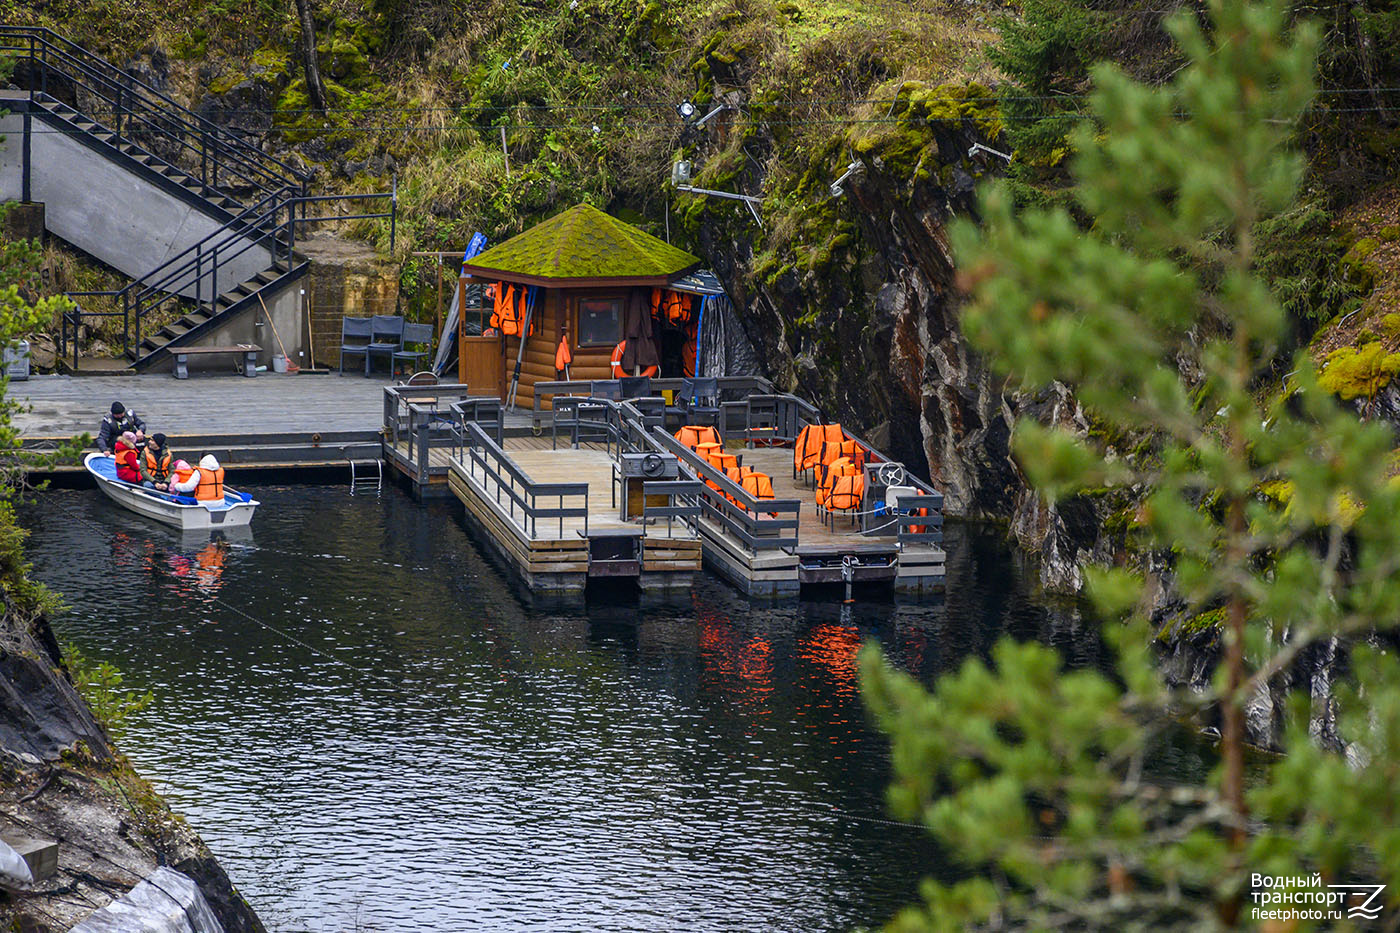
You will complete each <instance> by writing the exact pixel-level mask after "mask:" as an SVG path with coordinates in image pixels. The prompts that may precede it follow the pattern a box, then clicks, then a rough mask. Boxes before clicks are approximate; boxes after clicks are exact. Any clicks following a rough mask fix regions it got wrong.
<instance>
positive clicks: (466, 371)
mask: <svg viewBox="0 0 1400 933" xmlns="http://www.w3.org/2000/svg"><path fill="white" fill-rule="evenodd" d="M459 352H460V354H461V357H460V358H461V363H460V365H459V366H458V367H457V377H458V379H459V380H460V381H462V382H465V383H466V384H467V387H468V389H469V390H470V391H471V394H472V395H491V396H495V397H496V398H500V397H501V395H502V394H503V392H504V390H503V389H502V388H501V373H502V372H504V369H503V368H502V365H501V339H500V338H499V337H463V338H461V345H460V347H459Z"/></svg>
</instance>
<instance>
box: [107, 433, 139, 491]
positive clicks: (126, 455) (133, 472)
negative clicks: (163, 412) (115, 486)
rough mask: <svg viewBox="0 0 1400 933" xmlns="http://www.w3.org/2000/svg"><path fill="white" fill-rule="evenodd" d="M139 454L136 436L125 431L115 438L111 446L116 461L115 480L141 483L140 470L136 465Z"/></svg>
mask: <svg viewBox="0 0 1400 933" xmlns="http://www.w3.org/2000/svg"><path fill="white" fill-rule="evenodd" d="M139 453H140V448H139V447H138V446H137V441H136V435H135V434H134V433H132V432H131V431H127V432H125V433H124V434H122V436H121V437H119V438H117V441H116V443H115V444H113V445H112V454H113V456H115V457H116V460H117V479H119V480H121V481H122V482H123V483H139V482H141V468H140V467H138V466H137V465H136V457H137V455H138V454H139Z"/></svg>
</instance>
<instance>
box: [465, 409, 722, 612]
mask: <svg viewBox="0 0 1400 933" xmlns="http://www.w3.org/2000/svg"><path fill="white" fill-rule="evenodd" d="M504 450H505V452H506V454H507V455H508V456H509V457H510V459H511V460H512V461H513V462H514V463H515V465H516V466H518V467H519V468H520V470H521V471H522V472H523V473H525V474H526V476H528V478H529V480H530V481H531V482H532V483H534V484H583V485H586V487H587V490H588V492H587V499H586V509H587V516H586V518H585V517H584V516H582V515H577V516H572V515H571V516H568V517H563V518H550V517H540V518H538V519H536V520H533V521H532V520H530V519H529V518H528V517H527V516H526V515H525V514H524V512H523V511H522V509H521V508H520V507H519V506H518V505H516V506H512V504H511V501H510V496H509V493H508V491H507V488H506V486H507V484H505V483H502V482H500V480H499V479H498V477H496V476H493V475H491V474H489V473H487V472H485V471H483V470H481V469H473V468H472V466H471V464H470V462H469V461H467V462H464V461H457V460H455V459H452V458H449V460H448V462H449V463H450V464H451V466H450V469H449V471H448V474H447V482H448V486H449V488H450V489H451V490H452V492H453V494H454V495H456V497H457V498H458V499H460V500H461V501H462V504H463V506H464V507H465V511H466V516H467V519H468V521H469V523H470V524H471V525H472V526H473V527H474V530H476V531H477V532H478V534H479V535H480V536H481V537H482V538H483V540H484V542H485V543H486V544H487V545H488V546H489V547H490V549H491V550H493V551H494V552H495V553H496V554H497V555H498V556H499V557H501V558H502V559H504V560H505V561H506V562H507V563H509V564H510V565H511V566H512V567H513V568H514V569H515V570H516V571H517V572H518V573H519V574H520V575H521V577H522V578H523V579H524V581H525V582H526V584H527V585H528V586H529V587H530V588H531V589H532V590H534V591H537V592H547V593H552V594H555V595H560V594H578V593H582V591H583V589H584V587H585V585H586V584H587V582H588V580H589V578H590V577H599V576H618V577H628V578H635V579H636V580H637V582H638V584H639V585H640V586H641V587H642V589H644V590H653V591H655V590H686V589H688V588H689V586H690V583H691V580H692V578H693V576H694V574H695V572H696V571H698V570H699V569H700V565H701V548H700V539H699V537H698V536H697V535H696V534H695V533H694V532H693V531H692V530H691V529H689V528H688V527H687V526H686V525H684V524H683V523H681V522H673V523H672V524H671V525H670V526H669V527H667V526H666V525H665V524H663V523H659V522H655V523H652V524H650V525H642V524H641V523H639V522H637V521H624V520H623V519H622V518H621V516H620V512H619V506H618V505H617V500H616V499H615V498H614V483H613V458H612V455H611V454H609V453H608V452H607V451H606V450H605V449H603V448H602V447H601V446H599V445H591V444H585V445H581V446H580V447H579V448H572V447H568V446H560V447H559V448H558V449H551V447H550V438H549V437H547V436H545V437H508V438H507V439H506V441H505V444H504ZM445 453H446V452H444V454H445ZM619 494H620V493H619ZM538 504H539V505H540V506H541V507H543V508H554V507H556V506H557V507H561V508H563V507H575V508H582V507H583V505H584V499H583V497H581V496H569V497H559V498H554V497H551V496H547V495H546V496H542V497H541V498H540V500H539V502H538ZM630 558H635V559H630Z"/></svg>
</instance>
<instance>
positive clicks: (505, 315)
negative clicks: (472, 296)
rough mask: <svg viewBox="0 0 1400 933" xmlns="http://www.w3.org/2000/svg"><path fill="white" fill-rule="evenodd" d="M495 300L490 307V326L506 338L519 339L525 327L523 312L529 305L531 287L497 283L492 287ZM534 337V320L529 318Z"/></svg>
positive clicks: (531, 333) (531, 335) (529, 334)
mask: <svg viewBox="0 0 1400 933" xmlns="http://www.w3.org/2000/svg"><path fill="white" fill-rule="evenodd" d="M492 290H493V291H494V292H495V298H494V299H493V302H492V305H491V326H492V327H494V328H495V329H496V330H498V331H500V332H501V333H502V334H505V335H506V336H507V337H519V336H520V331H521V328H523V327H524V326H525V312H526V310H527V309H528V307H529V303H530V300H529V299H530V291H531V287H530V286H528V285H517V284H515V283H514V282H497V283H496V284H495V285H493V286H492ZM526 336H527V337H533V336H535V318H534V315H531V316H530V332H529V333H528V334H526Z"/></svg>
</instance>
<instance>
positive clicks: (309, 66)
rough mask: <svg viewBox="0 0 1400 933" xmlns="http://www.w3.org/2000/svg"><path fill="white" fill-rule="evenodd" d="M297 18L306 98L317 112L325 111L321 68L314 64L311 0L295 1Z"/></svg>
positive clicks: (313, 29) (314, 45)
mask: <svg viewBox="0 0 1400 933" xmlns="http://www.w3.org/2000/svg"><path fill="white" fill-rule="evenodd" d="M297 18H298V19H300V20H301V63H302V66H303V67H304V68H305V70H306V96H307V97H308V98H310V99H311V106H313V107H315V108H316V109H317V110H320V111H324V110H325V109H326V86H325V85H324V84H322V83H321V68H320V66H319V65H317V64H316V22H315V20H313V19H312V18H311V0H297Z"/></svg>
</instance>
